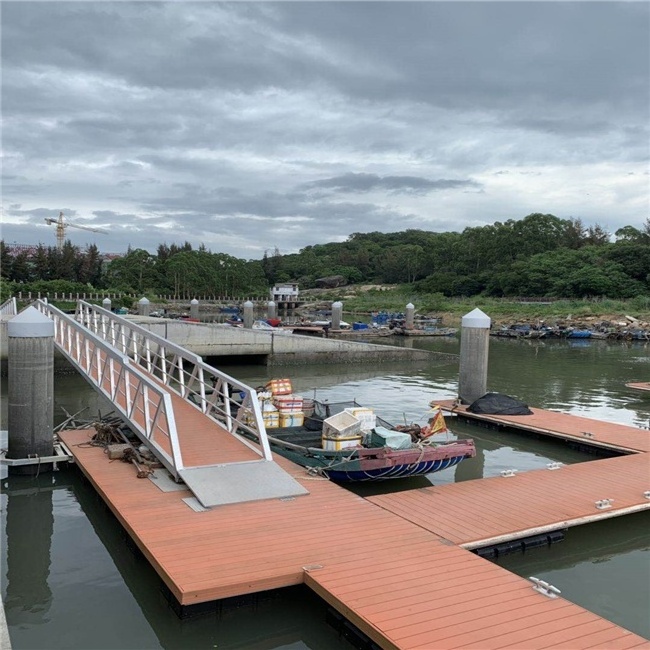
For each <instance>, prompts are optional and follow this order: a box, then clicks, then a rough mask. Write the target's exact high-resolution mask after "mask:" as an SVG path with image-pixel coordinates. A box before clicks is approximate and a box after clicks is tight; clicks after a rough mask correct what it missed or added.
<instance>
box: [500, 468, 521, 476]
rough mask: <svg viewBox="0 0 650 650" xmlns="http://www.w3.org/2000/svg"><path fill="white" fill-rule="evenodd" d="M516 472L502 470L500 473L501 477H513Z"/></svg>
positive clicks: (513, 470)
mask: <svg viewBox="0 0 650 650" xmlns="http://www.w3.org/2000/svg"><path fill="white" fill-rule="evenodd" d="M518 471H519V470H516V469H504V470H502V471H501V476H515V474H516V473H517V472H518Z"/></svg>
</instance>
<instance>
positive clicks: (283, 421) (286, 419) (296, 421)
mask: <svg viewBox="0 0 650 650" xmlns="http://www.w3.org/2000/svg"><path fill="white" fill-rule="evenodd" d="M304 422H305V416H304V415H303V414H302V413H282V412H281V413H280V426H281V427H301V426H302V425H303V424H304Z"/></svg>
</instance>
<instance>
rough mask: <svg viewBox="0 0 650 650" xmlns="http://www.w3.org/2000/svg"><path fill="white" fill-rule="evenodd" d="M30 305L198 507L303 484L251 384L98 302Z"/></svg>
mask: <svg viewBox="0 0 650 650" xmlns="http://www.w3.org/2000/svg"><path fill="white" fill-rule="evenodd" d="M33 306H34V307H35V308H36V309H38V310H39V311H40V312H41V313H43V314H45V315H46V316H47V317H48V318H51V319H52V320H53V322H54V329H55V335H54V341H55V345H56V348H57V349H58V350H59V351H60V352H62V353H63V355H64V356H65V357H66V358H67V359H68V360H69V361H70V363H71V364H72V365H73V366H74V367H75V368H76V369H77V370H78V371H79V372H80V373H81V375H82V376H83V377H84V378H85V379H86V380H87V381H88V382H89V383H90V384H91V385H92V386H93V388H95V390H97V391H98V392H99V393H100V394H102V395H103V396H104V397H105V398H107V399H108V400H109V401H110V402H111V403H112V404H113V405H114V407H115V409H116V411H117V413H118V414H119V416H120V417H121V418H122V420H124V422H125V423H126V424H127V425H128V426H129V428H130V429H131V430H132V431H133V432H134V433H135V434H136V435H137V436H138V438H139V439H140V440H141V441H142V443H143V444H144V445H146V446H147V447H148V448H149V449H150V450H151V451H152V453H153V454H154V455H155V456H156V457H157V458H158V459H159V460H160V462H161V463H162V464H163V465H164V467H165V468H166V469H167V470H168V472H169V473H170V474H171V476H172V477H173V479H174V480H175V481H176V482H184V483H185V484H186V485H187V487H188V488H189V489H190V490H191V491H192V492H193V493H194V495H195V497H196V498H197V500H198V501H199V502H200V504H201V505H202V506H203V507H206V508H209V507H212V506H216V505H225V504H227V503H241V502H244V501H257V500H263V499H274V498H285V497H294V496H298V495H303V494H307V490H306V489H305V488H304V487H303V486H302V485H300V484H299V483H298V482H297V481H296V480H295V479H294V478H293V477H291V476H290V475H289V474H288V473H287V472H285V471H284V470H283V469H282V468H281V467H280V466H279V465H278V464H276V463H275V461H274V460H273V457H272V454H271V450H270V447H269V443H268V438H267V435H266V429H265V427H264V420H263V418H262V412H261V408H260V404H259V400H258V397H257V392H256V391H255V390H254V389H253V388H251V387H250V386H247V385H246V384H244V383H242V382H240V381H238V380H236V379H234V378H233V377H230V376H229V375H227V374H225V373H223V372H221V371H219V370H218V369H216V368H213V367H212V366H209V365H208V364H206V363H204V362H203V360H202V359H201V357H199V356H198V355H195V354H193V353H191V352H189V351H187V350H185V349H184V348H182V347H181V346H178V345H175V344H174V343H172V342H171V341H168V340H167V339H165V338H163V337H161V336H158V335H156V334H153V333H152V332H149V331H148V330H147V329H145V328H143V327H140V326H139V325H137V324H135V323H132V322H130V321H128V320H127V319H124V318H121V317H119V316H117V315H116V314H113V313H112V312H110V311H108V310H106V309H104V308H102V307H98V306H96V305H91V304H89V303H87V302H84V301H81V300H80V301H78V304H77V310H76V313H75V315H74V317H73V316H71V315H68V314H65V313H63V312H62V311H60V310H59V309H57V308H56V307H54V306H52V305H50V304H48V303H47V302H45V301H42V300H37V301H36V302H34V303H33ZM237 397H240V400H238V399H237ZM244 432H246V433H248V434H250V435H251V436H252V437H254V438H255V439H256V441H257V443H258V444H255V443H254V442H251V441H250V440H248V439H246V438H245V437H243V433H244ZM188 456H189V457H190V460H189V461H188V460H187V457H188Z"/></svg>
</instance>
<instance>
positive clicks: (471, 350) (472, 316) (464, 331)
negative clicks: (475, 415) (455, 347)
mask: <svg viewBox="0 0 650 650" xmlns="http://www.w3.org/2000/svg"><path fill="white" fill-rule="evenodd" d="M490 324H491V320H490V317H489V316H487V315H486V314H484V313H483V312H482V311H481V310H480V309H478V308H477V309H474V310H473V311H471V312H469V314H465V316H463V318H462V320H461V329H460V372H459V377H458V396H459V397H460V400H461V402H462V403H463V404H471V403H472V402H473V401H474V400H477V399H478V398H479V397H483V395H485V393H486V392H487V371H488V349H489V343H490Z"/></svg>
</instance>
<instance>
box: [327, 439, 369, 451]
mask: <svg viewBox="0 0 650 650" xmlns="http://www.w3.org/2000/svg"><path fill="white" fill-rule="evenodd" d="M359 445H361V436H360V435H357V436H346V437H345V438H341V437H330V436H323V438H322V446H323V449H324V450H325V451H340V450H341V449H347V448H348V447H358V446H359Z"/></svg>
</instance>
